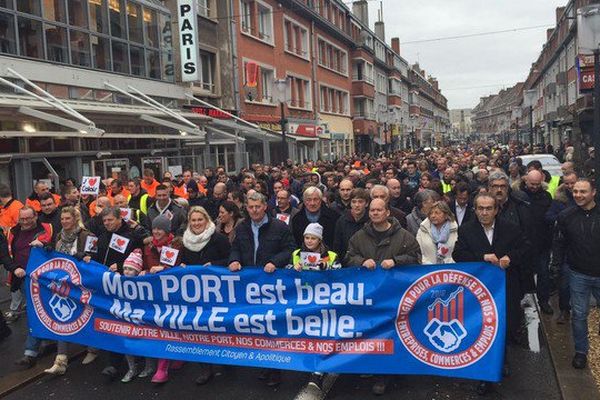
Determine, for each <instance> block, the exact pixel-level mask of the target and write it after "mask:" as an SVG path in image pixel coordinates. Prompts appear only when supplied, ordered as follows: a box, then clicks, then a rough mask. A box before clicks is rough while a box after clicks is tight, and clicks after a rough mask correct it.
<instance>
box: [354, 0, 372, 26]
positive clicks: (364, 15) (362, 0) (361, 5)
mask: <svg viewBox="0 0 600 400" xmlns="http://www.w3.org/2000/svg"><path fill="white" fill-rule="evenodd" d="M352 14H354V15H356V17H357V18H358V19H359V21H360V22H362V23H363V24H364V25H365V26H367V27H368V26H369V3H368V2H367V0H359V1H354V2H353V3H352Z"/></svg>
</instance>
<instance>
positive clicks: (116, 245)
mask: <svg viewBox="0 0 600 400" xmlns="http://www.w3.org/2000/svg"><path fill="white" fill-rule="evenodd" d="M127 245H129V239H127V238H126V237H123V236H121V235H117V234H116V233H113V234H112V237H111V238H110V244H109V245H108V247H110V248H111V249H113V250H116V251H118V252H119V253H121V254H125V250H127Z"/></svg>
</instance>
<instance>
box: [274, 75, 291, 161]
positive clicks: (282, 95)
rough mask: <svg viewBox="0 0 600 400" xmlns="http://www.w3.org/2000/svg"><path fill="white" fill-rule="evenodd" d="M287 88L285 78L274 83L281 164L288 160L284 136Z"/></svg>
mask: <svg viewBox="0 0 600 400" xmlns="http://www.w3.org/2000/svg"><path fill="white" fill-rule="evenodd" d="M287 88H288V80H287V78H283V79H277V80H276V81H275V90H276V92H277V100H278V101H279V105H280V107H281V119H280V120H279V124H280V125H281V158H282V159H283V164H285V163H286V162H287V159H288V145H287V136H286V131H285V130H286V125H287V119H286V117H285V103H286V102H287Z"/></svg>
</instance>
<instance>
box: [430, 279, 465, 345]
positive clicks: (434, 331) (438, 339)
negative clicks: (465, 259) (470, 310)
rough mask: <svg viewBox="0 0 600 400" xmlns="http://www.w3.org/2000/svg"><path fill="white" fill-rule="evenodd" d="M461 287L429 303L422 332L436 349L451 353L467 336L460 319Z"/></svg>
mask: <svg viewBox="0 0 600 400" xmlns="http://www.w3.org/2000/svg"><path fill="white" fill-rule="evenodd" d="M462 296H463V288H462V287H459V288H458V289H457V290H456V291H455V292H453V293H452V294H450V296H449V297H448V299H446V300H443V299H441V298H437V299H435V301H434V302H433V303H432V304H431V305H429V307H428V310H429V318H428V319H429V322H428V324H427V326H425V329H424V330H423V333H424V334H425V335H427V337H428V338H429V342H430V343H431V344H432V345H433V347H435V348H436V349H437V350H439V351H441V352H444V353H451V352H453V351H454V350H456V349H458V348H459V347H460V344H461V343H462V340H463V339H464V338H465V337H466V336H467V330H466V329H465V327H464V325H463V322H462V321H461V319H462V318H461V316H462V314H463V313H462V309H461V310H460V312H459V308H462V307H463V302H462Z"/></svg>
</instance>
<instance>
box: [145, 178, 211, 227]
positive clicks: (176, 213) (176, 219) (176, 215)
mask: <svg viewBox="0 0 600 400" xmlns="http://www.w3.org/2000/svg"><path fill="white" fill-rule="evenodd" d="M169 193H170V191H169V188H168V187H167V186H165V185H158V186H157V187H156V201H155V202H154V204H153V205H152V207H150V208H149V209H148V219H149V220H150V224H152V221H154V218H156V217H158V216H159V215H166V216H167V218H169V220H171V233H172V234H174V235H181V234H183V231H185V228H186V226H187V214H186V212H185V210H184V209H183V207H181V206H180V205H179V204H177V203H176V202H174V201H173V199H171V198H170V196H169ZM211 217H212V215H211Z"/></svg>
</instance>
